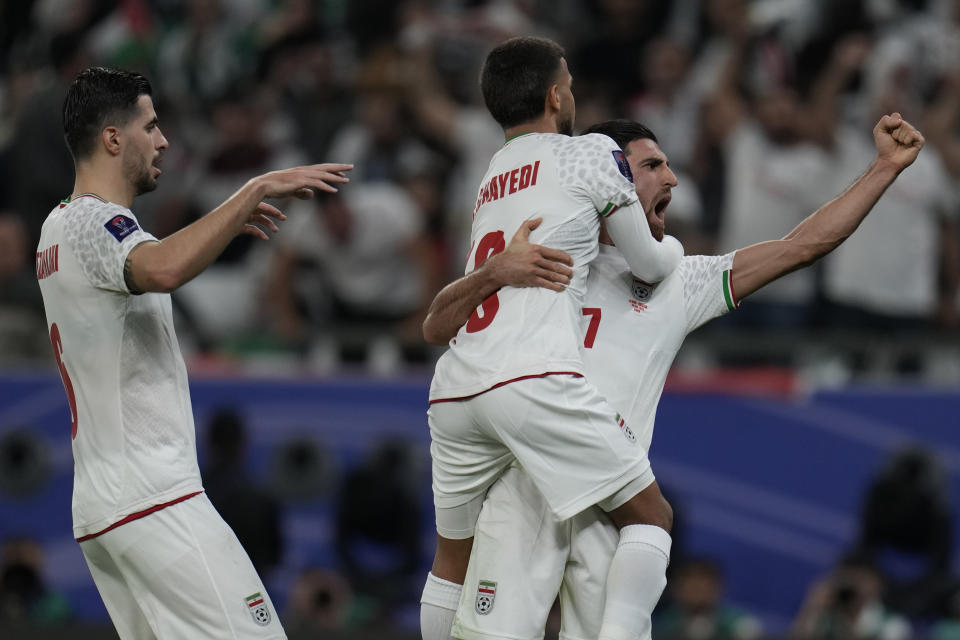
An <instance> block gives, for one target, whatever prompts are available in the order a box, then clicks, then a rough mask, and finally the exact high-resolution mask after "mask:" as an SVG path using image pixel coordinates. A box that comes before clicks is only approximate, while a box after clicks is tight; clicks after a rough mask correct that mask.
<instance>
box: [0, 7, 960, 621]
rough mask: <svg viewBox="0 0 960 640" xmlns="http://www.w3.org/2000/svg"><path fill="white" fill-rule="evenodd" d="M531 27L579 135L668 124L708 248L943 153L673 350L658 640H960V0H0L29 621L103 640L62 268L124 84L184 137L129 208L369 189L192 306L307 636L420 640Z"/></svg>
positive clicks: (15, 566) (764, 232) (205, 406)
mask: <svg viewBox="0 0 960 640" xmlns="http://www.w3.org/2000/svg"><path fill="white" fill-rule="evenodd" d="M529 34H533V35H543V36H548V37H551V38H553V39H555V40H557V41H558V42H560V43H561V44H562V45H563V46H564V47H565V49H566V52H567V59H568V62H569V66H570V69H571V72H572V74H573V77H574V85H573V86H574V94H575V96H576V99H577V107H578V109H577V127H578V128H581V129H582V128H585V127H586V126H588V125H590V124H593V123H595V122H597V121H600V120H604V119H608V118H612V117H630V118H634V119H637V120H640V121H642V122H644V123H645V124H647V125H649V126H650V127H651V128H652V129H653V130H654V132H655V133H656V134H657V135H658V137H659V138H660V144H661V147H662V148H663V150H664V151H665V152H666V153H667V154H668V156H669V158H670V161H671V165H672V167H673V169H674V171H675V172H676V173H677V175H678V177H679V180H680V185H679V187H678V188H677V189H675V192H674V198H673V201H672V203H671V205H670V208H669V210H668V211H667V229H668V232H670V233H673V234H674V235H676V236H678V237H679V238H680V239H681V240H682V242H683V243H684V245H685V247H686V250H687V253H688V254H692V253H722V252H727V251H732V250H734V249H737V248H740V247H743V246H746V245H749V244H752V243H754V242H759V241H763V240H769V239H773V238H777V237H781V236H783V235H785V234H786V233H787V232H788V231H789V230H790V229H792V228H793V227H794V226H795V225H796V224H797V223H798V222H799V221H800V220H802V219H803V217H805V216H806V215H808V214H809V213H810V212H812V211H813V210H814V209H816V208H817V207H818V206H819V205H821V204H822V203H824V202H825V201H826V200H828V199H830V198H832V197H834V196H835V195H837V194H839V193H840V192H842V190H843V189H844V188H845V187H846V186H847V185H849V184H850V183H851V182H852V181H853V180H854V179H855V178H856V177H857V175H859V174H860V173H861V172H862V171H863V170H864V169H865V168H866V166H867V164H868V163H869V161H870V159H871V158H872V154H873V149H872V140H871V137H870V131H871V129H872V127H873V125H874V124H875V122H876V121H877V120H878V119H879V117H880V115H881V114H883V113H888V112H891V111H895V110H896V111H900V112H901V113H902V114H903V115H904V117H905V118H907V119H908V120H910V121H911V122H912V123H914V124H915V125H917V126H918V127H919V128H920V129H921V131H923V133H924V134H925V136H926V139H927V146H926V148H925V149H924V151H923V152H922V153H921V156H920V158H919V159H918V161H917V162H916V163H915V164H914V165H913V166H912V167H910V168H909V169H908V170H907V171H906V172H904V173H903V175H902V176H901V177H900V179H899V180H898V181H897V182H896V183H895V184H894V186H893V187H891V188H890V189H889V190H888V192H887V194H886V195H885V196H884V197H883V199H882V200H881V201H880V202H879V203H878V204H877V206H876V207H875V210H874V211H873V213H872V214H871V216H870V217H869V218H868V219H867V221H866V222H864V224H863V225H862V227H861V229H860V230H859V231H858V232H857V234H856V235H855V236H853V237H852V238H851V239H850V240H849V241H848V242H847V243H845V244H844V245H843V246H841V247H840V248H839V249H838V250H837V251H835V252H834V254H832V255H831V256H829V257H828V258H827V259H825V260H823V261H822V262H821V263H819V264H818V265H816V266H815V267H813V268H811V269H807V270H804V271H802V272H798V273H795V274H792V275H790V276H788V277H787V278H784V279H783V280H782V281H780V282H778V283H775V284H774V285H771V286H770V287H767V288H766V289H764V290H763V291H761V292H759V293H757V294H755V295H754V296H752V297H751V298H750V299H749V300H748V301H747V302H745V303H744V305H743V307H742V308H741V309H740V310H739V311H738V312H736V313H735V314H732V315H731V316H729V317H727V318H724V319H722V320H719V321H717V322H715V323H714V324H713V325H710V326H708V327H705V328H704V329H702V330H700V331H698V332H697V333H695V334H694V335H693V336H691V338H690V339H689V340H688V343H687V345H685V347H684V349H683V350H682V351H681V353H680V355H679V357H678V360H677V364H676V367H675V369H674V371H673V373H672V375H671V378H670V380H669V382H668V386H667V394H666V395H665V397H664V401H663V403H662V406H661V409H660V412H659V418H658V427H657V433H656V437H655V439H654V446H653V452H652V459H653V462H654V466H655V468H656V469H657V473H658V478H660V479H661V481H662V482H663V485H664V489H665V491H669V492H670V494H671V497H672V499H673V501H674V502H675V505H676V507H677V512H678V532H677V542H676V544H675V554H674V556H675V557H674V560H673V565H672V572H673V573H672V574H671V587H670V588H669V589H668V593H667V595H666V596H665V598H664V602H663V603H662V605H661V607H660V610H659V611H658V625H659V628H656V627H655V630H657V631H658V633H657V637H658V638H661V637H663V638H669V637H675V638H690V639H698V638H755V637H763V636H777V637H783V636H787V635H791V636H794V637H802V638H885V639H890V640H896V639H897V638H909V637H917V638H921V637H922V638H931V639H933V640H950V639H957V638H960V589H958V584H957V580H956V574H955V569H956V566H957V562H956V558H955V555H954V553H953V552H954V548H955V546H956V543H957V541H958V540H957V536H958V534H957V531H958V529H957V526H956V525H957V513H956V511H957V510H956V500H955V495H956V491H957V489H958V488H960V435H957V427H960V419H958V418H957V416H958V415H960V393H958V388H960V339H958V337H960V320H958V318H960V316H958V312H960V306H958V305H960V300H958V296H957V287H958V283H960V232H958V227H957V219H958V213H960V200H958V195H960V194H958V191H957V176H958V175H960V1H957V0H806V1H801V0H753V1H749V0H674V1H672V2H662V1H653V0H433V1H428V0H406V1H403V0H391V1H387V0H350V1H348V0H126V1H119V2H108V1H102V0H18V1H14V0H5V1H3V2H0V547H2V548H0V563H2V564H0V624H2V625H14V624H18V625H30V626H31V628H33V627H35V626H37V625H40V626H46V627H49V628H53V629H54V631H53V632H51V633H54V634H55V633H56V631H55V629H56V628H58V626H59V627H61V628H66V625H70V628H74V626H75V625H76V624H80V625H87V626H90V625H92V627H91V628H92V631H90V633H92V634H93V635H92V636H91V637H110V636H109V633H108V632H103V631H100V629H101V628H102V627H99V626H98V625H103V624H105V623H106V620H107V618H106V613H105V610H104V609H103V607H102V605H101V604H100V602H99V599H98V597H97V595H96V591H95V589H94V587H93V583H92V581H91V580H90V578H89V575H88V574H87V571H86V567H85V566H84V564H83V561H82V556H81V554H80V552H79V549H78V548H77V546H76V544H75V543H74V542H73V541H72V538H71V533H70V521H69V517H70V516H69V513H70V504H69V502H70V487H71V473H72V469H71V466H72V460H71V455H70V450H69V440H68V438H67V437H66V436H65V435H64V434H65V432H64V425H65V424H66V421H67V419H68V418H67V415H68V414H67V409H66V403H65V401H64V396H63V391H62V388H61V386H60V383H59V381H58V379H57V377H56V371H55V367H54V362H53V359H52V358H51V357H50V356H51V354H50V347H49V341H48V338H47V332H46V325H45V322H44V318H43V308H42V302H41V299H40V294H39V289H38V287H37V285H36V278H35V275H34V271H33V269H34V267H33V254H34V250H35V249H34V247H36V243H37V238H38V236H39V230H40V225H41V223H42V221H43V219H44V217H45V215H46V214H47V212H49V211H50V210H51V209H52V208H53V207H54V206H55V205H56V204H57V203H58V202H59V201H60V200H61V199H62V198H64V197H66V196H67V195H69V194H70V191H71V189H72V185H73V175H72V163H71V160H70V156H69V154H68V152H67V150H66V146H65V144H64V142H63V139H62V127H61V120H60V108H61V103H62V99H63V96H64V94H65V91H66V87H67V86H68V85H69V83H70V81H71V80H72V78H73V77H74V76H75V74H76V73H77V72H78V71H79V70H80V69H82V68H84V67H85V66H88V65H91V64H103V65H114V66H122V67H127V68H132V69H136V70H139V71H141V72H143V73H145V74H146V75H147V76H148V77H149V78H150V80H151V82H152V84H153V87H154V92H155V96H154V99H155V102H156V106H157V111H158V114H159V116H160V123H161V128H162V130H163V131H164V133H165V135H166V137H167V138H168V139H169V140H170V149H169V150H168V152H167V154H166V157H165V160H164V176H163V178H162V179H161V183H160V187H159V189H157V190H156V191H155V192H153V193H151V194H149V195H146V196H143V197H141V198H139V199H138V201H137V203H136V207H135V211H136V213H137V215H138V217H139V219H140V221H141V223H142V225H143V226H144V227H145V228H146V229H148V230H150V231H151V232H153V233H154V234H155V235H157V236H158V237H163V236H165V235H167V234H169V233H171V232H173V231H175V230H176V229H178V228H180V227H181V226H183V225H185V224H187V223H189V222H190V221H192V220H195V219H196V218H197V217H199V216H201V215H203V214H204V213H205V212H207V211H209V210H211V209H212V208H213V207H214V206H216V205H217V204H218V203H219V202H220V201H222V200H223V199H224V198H225V197H227V196H228V195H229V194H230V193H231V192H232V191H233V190H235V189H236V188H238V187H239V186H240V185H241V184H242V183H243V182H244V181H245V180H247V179H248V178H250V177H252V176H253V175H255V174H258V173H262V172H265V171H268V170H271V169H276V168H282V167H287V166H292V165H294V164H299V163H307V162H321V161H335V162H353V163H356V169H355V170H354V172H353V173H352V175H351V183H350V184H349V185H348V186H347V187H345V188H343V189H342V190H341V193H340V195H339V196H337V197H332V198H331V197H323V198H319V199H316V200H311V201H307V202H301V201H297V202H287V203H280V205H281V207H282V208H283V209H284V210H285V212H286V213H287V214H288V216H289V219H288V220H287V222H286V223H285V224H284V227H283V229H282V231H281V233H280V234H279V235H277V236H275V237H274V238H273V239H272V240H271V241H270V242H269V243H262V242H256V241H253V240H252V239H250V238H249V237H246V236H244V237H242V238H238V239H237V240H236V241H234V242H233V243H232V244H231V245H230V247H229V248H228V250H227V251H226V252H225V253H224V254H223V256H221V258H220V259H219V260H218V261H217V262H216V263H215V264H214V265H213V266H212V267H211V268H210V269H208V270H207V271H206V272H205V273H204V274H202V275H201V276H200V277H198V278H197V279H196V280H194V281H193V282H191V283H189V284H188V285H186V286H185V287H183V288H182V289H180V290H179V291H177V292H176V293H174V296H173V299H174V304H175V310H176V318H177V330H178V333H179V336H180V342H181V345H182V347H183V349H184V352H185V353H184V356H185V357H186V359H187V363H188V366H189V368H190V371H191V377H192V379H193V387H192V391H193V394H194V408H195V413H196V419H197V428H198V442H199V443H200V449H201V450H200V453H201V466H202V469H203V473H204V480H205V484H206V486H207V489H208V491H209V493H210V497H211V499H212V500H213V501H214V503H215V504H216V505H217V506H218V508H219V509H220V510H221V512H222V513H223V514H224V516H225V518H226V519H227V520H228V521H229V522H230V523H231V525H232V526H233V527H234V529H235V530H236V531H237V534H238V536H239V537H240V539H241V541H243V542H244V544H245V546H246V547H247V549H248V551H249V552H250V554H251V557H252V558H253V560H254V563H255V564H256V565H257V566H258V568H259V569H260V570H261V573H262V574H263V575H264V576H265V578H266V581H267V584H268V587H269V588H270V590H271V593H272V594H273V597H274V600H275V602H276V604H277V607H278V609H279V611H280V613H281V618H282V619H283V621H284V623H285V625H286V626H287V628H288V630H289V631H291V633H292V634H296V633H298V632H299V633H303V634H307V635H309V634H310V633H312V632H314V631H317V630H321V629H322V630H325V631H328V632H331V633H332V632H334V631H336V630H339V631H341V632H343V633H345V634H347V633H349V634H352V633H371V634H372V633H378V634H379V635H380V637H383V636H382V632H391V633H394V634H396V635H397V637H403V634H408V635H410V634H413V635H414V636H415V635H416V628H417V602H418V600H419V594H420V589H421V588H422V584H423V578H424V575H425V573H426V571H427V568H428V566H429V560H430V557H431V556H432V550H433V535H434V534H433V529H432V524H433V523H432V506H431V502H430V489H429V452H428V440H429V438H428V434H427V430H426V423H425V419H424V417H425V416H424V411H425V409H426V388H427V384H428V381H429V375H430V371H431V366H432V363H433V362H434V360H435V359H436V357H438V355H439V353H440V352H441V351H442V350H439V349H436V348H433V347H428V346H427V345H425V344H424V343H423V341H422V338H421V336H420V323H421V321H422V319H423V315H424V313H425V309H426V306H427V305H428V304H429V301H430V300H431V299H432V297H433V295H434V294H435V293H436V291H437V290H439V288H440V287H442V286H443V285H444V284H445V283H446V282H448V281H450V280H452V279H454V278H455V277H457V276H459V275H460V274H462V269H463V264H464V260H465V257H466V254H467V250H468V248H469V227H470V221H471V212H472V206H473V203H474V202H475V194H476V189H477V186H478V184H479V182H480V179H481V177H482V175H483V173H484V171H485V169H486V166H487V163H488V161H489V158H490V156H491V155H492V154H493V153H494V152H495V151H496V150H497V149H498V148H499V147H500V145H501V144H502V141H503V136H502V132H501V131H500V129H499V128H498V127H497V125H496V124H495V123H494V122H493V121H492V119H490V117H489V116H488V115H487V113H486V110H485V109H484V107H483V105H482V102H481V101H480V97H479V91H478V86H477V77H478V72H479V67H480V64H481V63H482V60H483V57H484V55H485V54H486V52H487V51H488V50H489V49H490V48H491V47H492V46H493V45H495V44H496V43H498V42H500V41H502V40H504V39H506V38H508V37H511V36H515V35H529ZM4 628H20V627H4ZM26 633H27V632H23V634H22V635H25V634H26ZM30 633H33V632H32V631H31V632H30ZM104 633H106V634H107V635H102V634H104ZM110 633H112V632H110ZM555 633H556V630H555V629H552V630H550V631H548V635H549V634H555ZM97 634H101V635H97ZM0 635H3V636H4V637H6V633H0ZM14 636H16V637H20V635H18V633H15V634H14ZM12 637H13V636H12ZM36 637H39V636H36Z"/></svg>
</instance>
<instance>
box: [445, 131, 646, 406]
mask: <svg viewBox="0 0 960 640" xmlns="http://www.w3.org/2000/svg"><path fill="white" fill-rule="evenodd" d="M621 160H622V154H621V152H620V149H619V147H617V146H616V144H615V143H614V142H613V141H612V140H611V139H610V138H608V137H606V136H602V135H597V134H592V135H587V136H580V137H577V138H571V137H568V136H563V135H559V134H537V133H531V134H526V135H523V136H520V137H517V138H514V139H512V140H510V141H508V142H507V144H506V145H505V146H504V147H503V149H501V150H500V151H499V152H498V153H497V154H496V155H495V156H494V157H493V159H492V160H491V162H490V167H489V169H488V171H487V174H486V176H485V177H484V180H483V182H482V183H481V186H480V190H479V194H478V197H477V204H476V208H475V212H474V220H473V227H472V230H471V240H472V244H471V251H470V256H469V258H468V263H467V268H466V270H467V272H468V273H469V272H470V271H472V270H474V269H476V268H477V267H479V266H480V265H481V264H482V263H483V262H484V260H486V259H487V258H488V257H490V256H491V255H494V254H496V253H499V252H500V251H503V250H504V249H505V248H506V245H507V244H508V243H509V242H510V239H511V238H512V236H513V235H514V233H516V231H517V229H518V228H519V227H520V225H521V224H522V223H523V222H524V221H525V220H528V219H531V218H537V217H540V218H543V222H541V224H540V226H539V227H538V228H537V229H535V230H534V231H533V232H532V233H531V236H530V241H531V242H534V243H537V244H542V245H545V246H549V247H551V248H554V249H560V250H563V251H566V252H567V253H569V254H570V255H571V257H572V258H573V276H572V278H571V281H570V284H569V286H568V287H567V288H566V289H565V290H564V291H562V292H554V291H550V290H548V289H544V288H539V287H531V288H514V287H505V288H503V289H501V290H500V291H499V292H497V293H496V294H494V295H492V296H490V297H489V298H488V299H487V300H486V301H484V303H483V304H482V305H481V306H480V307H479V308H478V309H477V310H475V311H474V313H473V314H472V315H471V317H470V319H469V321H468V322H467V324H466V325H465V326H464V327H462V328H461V329H460V331H459V333H458V334H457V336H456V338H454V340H452V341H451V344H450V349H449V350H448V351H447V352H446V353H445V354H444V355H443V356H442V357H441V358H440V360H439V361H438V363H437V368H436V373H435V375H434V379H433V384H432V385H431V390H430V399H431V401H438V400H447V399H457V398H463V397H469V396H471V395H475V394H477V393H482V392H483V391H486V390H488V389H490V388H492V387H495V386H498V385H500V384H503V383H506V382H510V381H513V380H516V379H519V378H525V377H531V376H541V375H545V374H550V373H576V374H581V373H582V364H581V358H580V354H579V350H578V346H579V343H580V340H581V338H580V337H579V318H580V314H581V308H580V307H581V301H582V298H583V293H584V287H585V282H586V277H587V273H588V269H589V264H590V262H591V261H592V260H593V258H594V257H595V256H596V255H597V236H598V233H599V225H600V217H601V216H602V215H609V214H610V213H612V212H613V211H614V210H616V209H617V208H618V207H621V206H624V205H627V204H630V203H632V202H633V201H635V200H636V194H635V192H634V187H633V183H632V181H631V180H630V179H629V178H628V177H627V176H628V175H629V171H628V170H627V171H625V170H624V169H623V168H622V165H621V164H619V163H620V161H621Z"/></svg>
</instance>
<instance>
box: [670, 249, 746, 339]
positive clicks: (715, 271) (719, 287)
mask: <svg viewBox="0 0 960 640" xmlns="http://www.w3.org/2000/svg"><path fill="white" fill-rule="evenodd" d="M735 253H736V252H731V253H728V254H725V255H722V256H687V257H686V258H684V259H683V260H682V261H681V262H680V266H679V267H678V270H679V275H680V278H681V280H682V281H683V302H684V305H685V307H686V318H687V333H690V332H691V331H693V330H694V329H696V328H697V327H699V326H700V325H702V324H704V323H705V322H707V321H709V320H712V319H713V318H716V317H719V316H722V315H724V314H726V313H727V312H729V311H733V310H734V309H736V308H737V307H738V306H739V305H740V303H739V301H738V300H737V298H736V294H735V293H734V291H733V277H732V274H733V256H734V254H735Z"/></svg>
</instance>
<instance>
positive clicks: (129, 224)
mask: <svg viewBox="0 0 960 640" xmlns="http://www.w3.org/2000/svg"><path fill="white" fill-rule="evenodd" d="M77 204H79V203H77ZM78 209H79V210H77V211H71V212H70V213H71V215H74V214H75V215H76V220H75V222H74V223H73V224H71V225H70V226H69V229H70V231H69V236H68V239H69V242H70V245H71V247H72V249H73V251H74V255H75V256H76V258H77V262H79V264H80V269H81V271H83V274H84V276H86V278H87V280H89V281H90V284H92V285H93V286H94V287H97V288H98V289H106V290H108V291H118V292H120V293H130V290H129V289H128V288H127V285H126V282H125V281H124V278H123V263H124V262H125V261H126V259H127V255H128V254H129V253H130V251H131V250H132V249H133V248H134V247H136V246H137V245H139V244H142V243H144V242H156V241H157V239H156V238H155V237H154V236H153V235H152V234H150V233H147V232H146V231H144V230H143V229H141V228H140V223H138V222H137V218H136V216H134V215H133V212H132V211H130V210H129V209H127V208H125V207H121V206H120V205H116V204H112V203H102V202H97V203H96V205H95V206H89V205H86V204H85V203H84V205H83V206H82V207H78Z"/></svg>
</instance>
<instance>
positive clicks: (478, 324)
mask: <svg viewBox="0 0 960 640" xmlns="http://www.w3.org/2000/svg"><path fill="white" fill-rule="evenodd" d="M506 247H507V243H506V242H505V241H504V239H503V231H491V232H490V233H488V234H487V235H485V236H483V237H482V238H481V239H480V242H479V243H478V244H477V254H476V258H475V260H474V264H473V268H474V269H479V268H480V265H482V264H483V263H484V262H485V261H486V259H487V258H489V257H490V256H495V255H497V254H498V253H500V252H501V251H503V250H504V249H505V248H506ZM499 309H500V298H498V297H497V294H496V293H491V294H490V295H489V296H487V299H486V300H484V301H483V302H482V303H481V304H480V307H479V308H478V309H474V310H473V313H471V314H470V319H469V320H467V333H476V332H477V331H483V330H484V329H486V328H487V327H489V326H490V323H491V322H493V318H494V316H496V315H497V311H498V310H499ZM480 310H483V315H482V316H481V315H480Z"/></svg>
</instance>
